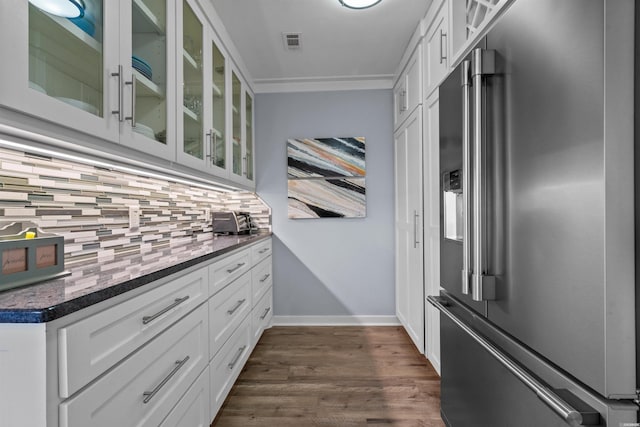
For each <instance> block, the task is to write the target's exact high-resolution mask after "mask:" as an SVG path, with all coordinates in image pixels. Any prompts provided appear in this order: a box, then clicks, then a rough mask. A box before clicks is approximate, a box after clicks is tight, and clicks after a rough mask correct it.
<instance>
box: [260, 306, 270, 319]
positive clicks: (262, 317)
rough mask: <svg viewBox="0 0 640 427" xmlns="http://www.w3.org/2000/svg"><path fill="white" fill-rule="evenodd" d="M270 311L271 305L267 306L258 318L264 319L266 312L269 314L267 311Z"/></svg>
mask: <svg viewBox="0 0 640 427" xmlns="http://www.w3.org/2000/svg"><path fill="white" fill-rule="evenodd" d="M270 311H271V307H267V308H265V309H264V314H263V315H262V316H260V320H264V318H265V317H267V314H269V312H270Z"/></svg>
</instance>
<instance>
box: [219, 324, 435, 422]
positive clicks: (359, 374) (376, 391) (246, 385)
mask: <svg viewBox="0 0 640 427" xmlns="http://www.w3.org/2000/svg"><path fill="white" fill-rule="evenodd" d="M236 426H237V427H252V426H260V427H304V426H323V427H324V426H326V427H329V426H336V427H338V426H339V427H352V426H353V427H356V426H402V427H418V426H421V427H422V426H425V427H444V423H443V422H442V420H441V419H440V379H439V377H438V375H437V374H436V372H435V371H434V369H433V367H432V366H431V364H430V363H429V362H428V361H427V360H426V359H425V357H424V356H422V355H421V354H419V353H418V352H417V350H416V349H415V347H413V344H412V343H411V341H410V339H409V337H408V336H407V334H406V332H405V331H404V330H403V329H402V328H401V327H395V326H390V327H389V326H384V327H351V326H349V327H274V328H272V329H269V330H267V331H265V333H264V335H263V336H262V338H261V339H260V342H259V343H258V345H257V346H256V348H255V350H254V351H253V353H252V355H251V357H250V358H249V361H248V362H247V364H246V366H245V368H244V370H243V371H242V373H241V374H240V377H239V378H238V380H237V382H236V384H235V385H234V387H233V389H232V390H231V392H230V394H229V397H227V400H226V402H225V403H224V406H223V407H222V409H221V410H220V412H219V413H218V416H217V417H216V419H215V420H214V421H213V424H211V427H236Z"/></svg>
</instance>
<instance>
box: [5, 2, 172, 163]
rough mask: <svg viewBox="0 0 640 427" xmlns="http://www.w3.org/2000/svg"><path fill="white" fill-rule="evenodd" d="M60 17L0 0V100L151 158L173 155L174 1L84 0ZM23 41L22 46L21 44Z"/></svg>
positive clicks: (6, 104)
mask: <svg viewBox="0 0 640 427" xmlns="http://www.w3.org/2000/svg"><path fill="white" fill-rule="evenodd" d="M85 5H86V9H85V12H84V16H82V17H80V18H74V19H67V18H62V17H59V16H55V15H52V14H50V13H48V12H45V11H43V10H41V9H39V8H38V7H36V6H33V5H32V4H31V3H29V2H28V1H27V0H21V1H12V2H2V4H0V23H1V24H2V26H1V29H0V32H1V34H2V41H1V42H0V43H1V44H0V48H1V49H2V52H3V54H5V55H7V57H10V58H12V60H11V61H6V62H4V63H3V65H2V67H3V73H2V74H3V79H2V82H1V83H0V85H1V90H0V92H1V95H0V104H2V105H4V106H5V107H8V108H10V109H15V110H18V111H21V112H24V113H27V114H29V115H32V116H36V117H38V118H42V119H45V120H47V121H50V122H53V123H56V124H60V125H63V126H66V127H68V128H71V129H74V130H79V131H81V132H85V133H87V134H89V135H91V136H94V137H98V138H102V139H106V140H109V141H112V142H117V143H121V144H123V145H126V146H128V147H131V148H135V149H138V150H141V151H145V152H149V153H152V154H154V155H156V156H158V157H162V158H167V159H173V158H174V157H175V125H174V124H175V120H174V117H175V113H174V111H175V83H173V82H175V71H174V70H175V65H174V59H173V58H174V57H175V53H174V52H175V47H174V43H175V42H174V37H173V36H172V35H173V34H174V33H175V29H174V16H175V10H174V2H173V1H170V0H120V1H104V0H86V1H85ZM25 46H27V47H28V49H25V48H24V47H25Z"/></svg>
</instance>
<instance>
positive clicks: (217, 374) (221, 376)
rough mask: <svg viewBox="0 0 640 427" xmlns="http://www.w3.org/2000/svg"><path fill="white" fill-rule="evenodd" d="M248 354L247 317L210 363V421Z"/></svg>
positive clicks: (249, 347) (249, 349)
mask: <svg viewBox="0 0 640 427" xmlns="http://www.w3.org/2000/svg"><path fill="white" fill-rule="evenodd" d="M250 353H251V319H250V318H249V317H248V316H247V317H246V318H245V319H244V320H243V321H242V323H241V324H240V326H239V327H238V329H236V331H235V332H234V333H233V335H231V338H229V341H227V342H226V344H225V345H224V346H223V347H222V349H221V350H220V352H219V353H218V354H217V355H216V357H214V358H213V361H212V362H211V365H210V370H211V414H210V418H211V419H212V420H213V419H214V418H215V416H216V414H217V413H218V410H219V409H220V407H221V406H222V403H223V402H224V399H225V398H226V397H227V394H228V393H229V390H231V386H233V383H234V382H235V380H236V378H238V375H240V371H242V367H243V366H244V364H245V362H246V361H247V359H248V358H249V354H250Z"/></svg>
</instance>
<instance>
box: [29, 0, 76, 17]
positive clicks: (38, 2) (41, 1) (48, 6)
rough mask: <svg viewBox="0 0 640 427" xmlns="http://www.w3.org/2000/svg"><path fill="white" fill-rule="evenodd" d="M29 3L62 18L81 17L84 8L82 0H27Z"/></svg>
mask: <svg viewBox="0 0 640 427" xmlns="http://www.w3.org/2000/svg"><path fill="white" fill-rule="evenodd" d="M29 3H31V4H32V5H34V6H35V7H37V8H38V9H41V10H44V11H45V12H47V13H50V14H52V15H56V16H61V17H63V18H82V17H83V16H84V10H85V8H86V6H85V5H84V1H83V0H29Z"/></svg>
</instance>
